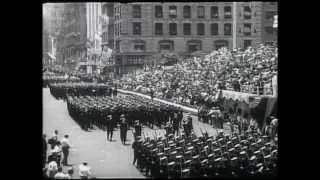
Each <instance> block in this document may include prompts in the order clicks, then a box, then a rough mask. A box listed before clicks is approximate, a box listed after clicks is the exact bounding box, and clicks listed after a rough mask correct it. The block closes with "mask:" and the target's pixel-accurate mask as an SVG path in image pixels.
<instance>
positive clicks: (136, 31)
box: [132, 22, 141, 35]
mask: <svg viewBox="0 0 320 180" xmlns="http://www.w3.org/2000/svg"><path fill="white" fill-rule="evenodd" d="M132 26H133V34H136V35H141V23H136V22H135V23H132Z"/></svg>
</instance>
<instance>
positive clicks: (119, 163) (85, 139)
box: [43, 88, 228, 178]
mask: <svg viewBox="0 0 320 180" xmlns="http://www.w3.org/2000/svg"><path fill="white" fill-rule="evenodd" d="M193 125H194V132H195V133H196V135H197V136H200V135H201V131H200V128H201V129H202V130H203V131H204V130H207V131H208V133H209V135H213V136H215V135H216V133H217V131H216V130H215V129H214V128H212V127H211V126H209V125H208V124H204V123H202V122H199V121H198V120H197V118H196V117H195V116H193ZM54 130H58V131H59V139H60V140H61V139H62V138H63V135H64V134H69V139H70V143H71V149H70V154H69V159H68V162H69V164H71V165H72V166H73V167H74V170H75V171H74V172H75V173H74V176H73V178H79V176H78V166H79V165H80V164H81V163H82V162H84V161H86V162H88V165H89V166H90V167H92V172H93V174H94V176H95V177H97V178H143V177H145V176H144V175H143V174H142V173H140V172H139V171H138V170H137V169H136V167H135V166H133V165H132V161H133V150H132V147H131V145H132V142H133V134H132V131H130V130H129V131H128V134H127V145H123V144H122V143H121V141H120V131H119V130H115V131H114V134H113V142H110V141H107V139H106V132H104V131H102V130H100V129H95V130H92V131H89V132H87V131H83V130H82V129H81V128H80V127H79V125H78V124H77V123H76V122H75V121H74V120H73V119H72V118H71V117H70V116H69V114H68V109H67V104H66V103H65V102H64V101H63V100H56V99H55V98H54V97H53V96H52V95H51V94H50V91H49V89H48V88H44V89H43V133H45V134H46V135H47V137H48V138H50V137H51V136H52V134H53V131H54ZM221 130H222V129H220V131H221ZM143 132H145V134H146V135H147V136H150V137H154V134H155V132H157V133H158V134H160V135H164V133H165V131H164V129H159V128H158V127H155V128H154V129H150V128H148V127H144V128H143ZM227 133H228V132H227ZM64 170H65V168H64Z"/></svg>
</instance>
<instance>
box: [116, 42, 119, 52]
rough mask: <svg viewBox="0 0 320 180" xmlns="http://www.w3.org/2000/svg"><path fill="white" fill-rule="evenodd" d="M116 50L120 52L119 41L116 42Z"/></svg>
mask: <svg viewBox="0 0 320 180" xmlns="http://www.w3.org/2000/svg"><path fill="white" fill-rule="evenodd" d="M116 50H117V51H119V50H120V41H119V40H117V41H116Z"/></svg>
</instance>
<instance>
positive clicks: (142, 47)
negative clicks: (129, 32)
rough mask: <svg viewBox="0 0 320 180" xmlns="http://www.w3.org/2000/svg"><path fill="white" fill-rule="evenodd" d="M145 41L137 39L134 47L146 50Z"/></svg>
mask: <svg viewBox="0 0 320 180" xmlns="http://www.w3.org/2000/svg"><path fill="white" fill-rule="evenodd" d="M145 48H146V47H145V42H144V41H135V42H134V45H133V49H134V50H135V51H145Z"/></svg>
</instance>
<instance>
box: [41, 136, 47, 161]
mask: <svg viewBox="0 0 320 180" xmlns="http://www.w3.org/2000/svg"><path fill="white" fill-rule="evenodd" d="M47 150H48V145H47V140H46V135H45V134H44V135H43V137H42V151H43V152H42V153H43V154H42V158H43V167H45V164H46V162H47Z"/></svg>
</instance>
